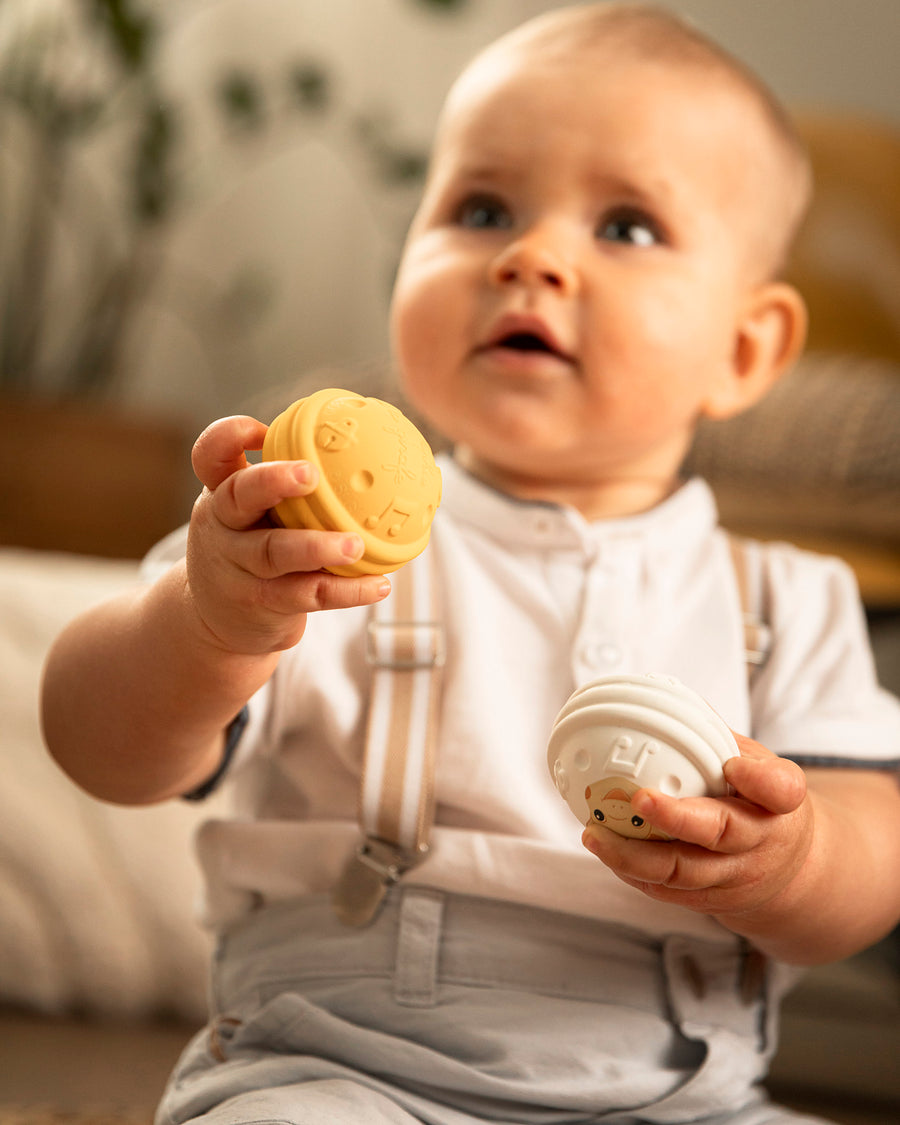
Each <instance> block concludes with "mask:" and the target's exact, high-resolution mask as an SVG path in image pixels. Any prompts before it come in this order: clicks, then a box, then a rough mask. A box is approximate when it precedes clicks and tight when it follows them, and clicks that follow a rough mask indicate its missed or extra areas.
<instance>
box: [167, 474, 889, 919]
mask: <svg viewBox="0 0 900 1125" xmlns="http://www.w3.org/2000/svg"><path fill="white" fill-rule="evenodd" d="M441 468H442V472H443V477H444V495H443V501H442V506H441V508H440V511H439V512H438V518H437V520H436V521H435V524H434V529H433V534H432V540H431V545H430V547H429V550H430V551H435V552H437V553H438V559H437V561H438V563H439V568H440V571H441V572H442V573H443V575H444V576H445V583H444V586H445V589H444V593H443V599H444V615H445V626H446V632H447V663H446V667H445V672H444V695H443V706H442V718H441V726H440V743H439V752H438V763H437V774H436V799H437V808H436V824H435V831H434V836H433V847H432V852H431V854H430V855H429V857H428V859H427V860H426V862H425V863H423V864H422V865H421V866H420V867H418V868H416V869H415V870H413V871H411V872H409V873H408V874H407V875H406V876H405V879H406V880H408V881H409V882H415V883H419V884H426V885H429V886H433V887H436V888H438V889H443V890H449V891H457V892H462V893H466V894H475V895H485V896H490V897H496V898H500V899H504V900H511V901H516V902H522V903H528V904H534V905H539V906H543V907H547V908H551V909H557V910H562V911H566V912H571V913H576V914H583V915H587V916H590V917H593V918H605V919H609V920H613V921H618V922H622V923H626V924H630V925H633V926H638V927H641V928H645V929H648V930H651V931H653V932H667V933H671V932H684V933H694V934H697V935H700V936H706V937H715V936H716V935H717V934H718V935H720V936H722V937H723V938H725V937H728V936H729V935H727V933H726V931H725V930H724V929H723V928H722V927H721V926H720V925H719V924H718V923H717V922H715V921H713V920H711V919H709V918H707V917H705V916H702V915H698V914H693V913H691V912H689V911H686V910H682V909H680V908H677V907H672V906H668V905H664V904H660V903H654V902H652V901H651V900H649V899H647V898H646V897H645V896H644V895H641V894H640V893H639V892H637V891H635V890H633V889H631V888H629V887H627V886H626V885H625V884H623V883H621V882H620V881H619V880H618V879H616V878H615V877H614V876H613V875H612V874H611V873H610V872H609V871H608V870H607V869H606V868H605V867H604V866H603V865H602V864H601V863H600V862H599V861H598V860H597V859H596V858H594V857H593V856H591V855H589V854H588V853H587V852H586V851H585V850H584V849H583V848H582V846H581V843H580V837H581V831H582V829H581V826H580V825H579V824H578V823H577V821H576V820H575V818H574V817H573V816H572V814H571V812H570V811H569V809H568V808H567V806H566V805H565V803H564V802H563V800H562V799H561V798H560V796H559V794H558V793H557V792H556V790H555V788H554V786H553V783H552V780H551V778H550V776H549V773H548V770H547V760H546V751H547V739H548V736H549V733H550V729H551V726H552V724H553V720H554V717H555V715H556V713H557V711H558V710H559V708H560V707H561V706H562V704H563V703H564V702H565V700H566V699H567V697H568V696H569V694H570V693H571V692H572V691H573V690H574V689H575V688H576V687H577V686H579V685H581V684H583V683H585V682H586V681H588V680H590V679H593V678H594V677H596V676H598V675H601V674H607V673H612V672H637V673H644V672H657V673H665V674H670V675H674V676H677V677H678V678H679V679H680V680H681V681H682V682H684V683H685V684H687V685H688V686H690V687H692V688H694V689H695V690H696V691H698V692H699V693H700V694H701V695H702V696H703V697H704V698H705V699H706V700H708V701H709V702H710V703H711V704H712V706H713V707H715V709H716V710H717V711H718V712H719V714H720V715H721V716H722V717H723V718H724V719H725V721H726V722H727V723H728V724H729V726H731V727H732V728H733V729H735V730H737V731H739V732H742V733H747V734H751V735H752V736H753V737H754V738H757V739H759V741H761V742H762V743H763V744H764V745H766V746H768V747H769V749H771V750H774V751H776V752H779V753H788V754H792V753H797V754H803V755H817V756H818V755H821V756H822V757H824V758H826V759H831V760H834V761H835V762H837V761H839V760H840V759H842V758H850V759H859V760H866V761H883V762H885V763H888V762H890V761H891V760H895V759H896V758H897V756H898V752H900V704H898V702H897V700H895V699H894V698H893V697H892V696H890V695H889V694H888V693H886V692H884V691H882V690H881V689H880V688H879V687H878V685H877V682H876V678H875V672H874V667H873V661H872V657H871V653H870V650H869V645H868V639H867V635H866V628H865V620H864V616H863V613H862V609H861V607H860V604H859V599H858V595H857V592H856V586H855V581H854V579H853V576H852V574H851V572H850V571H849V569H848V568H847V567H846V566H845V565H844V564H843V563H841V562H839V561H836V560H834V559H829V558H823V557H820V556H814V555H811V554H808V553H805V552H801V551H799V550H797V549H795V548H793V547H790V546H787V545H784V544H778V545H769V546H766V547H764V548H762V558H763V562H764V570H765V582H764V590H765V599H766V602H767V605H766V618H767V623H768V625H769V626H770V628H771V631H772V648H771V653H770V656H769V658H768V660H767V663H766V665H765V667H764V668H763V670H762V671H761V672H760V673H759V674H758V675H757V676H756V677H755V679H754V682H753V688H752V697H751V695H750V692H749V690H748V675H747V667H746V663H745V647H744V633H743V623H742V611H741V606H740V602H739V596H738V592H737V587H736V582H735V576H734V570H733V565H732V561H731V557H730V552H729V549H728V543H727V537H726V536H725V535H724V533H723V532H722V531H720V530H719V529H718V528H717V521H716V512H715V505H714V501H713V498H712V495H711V492H710V490H709V489H708V487H707V486H706V485H705V484H704V483H703V482H702V481H699V480H693V481H690V482H688V483H686V484H685V485H684V486H683V487H682V488H681V489H680V490H679V491H678V492H677V493H676V494H675V495H673V496H672V497H671V498H670V499H669V500H667V501H665V502H664V503H663V504H661V505H660V506H659V507H657V508H655V509H653V510H652V511H649V512H646V513H642V514H639V515H636V516H631V517H628V518H624V519H615V520H604V521H599V522H596V523H588V522H587V521H585V520H584V519H583V518H582V517H581V516H580V515H579V514H578V513H577V512H575V511H573V510H570V509H564V508H559V507H556V506H553V505H548V504H539V503H524V502H521V501H516V500H513V499H511V498H510V497H508V496H506V495H503V494H501V493H498V492H496V491H494V490H492V489H491V488H489V487H487V486H485V485H484V484H482V483H481V482H479V481H477V480H476V479H474V478H473V477H471V476H470V475H468V474H467V473H466V472H465V471H464V470H462V469H461V468H460V467H459V466H458V465H457V464H456V463H455V462H453V461H452V460H450V459H449V458H442V459H441ZM169 549H170V550H171V545H170V548H169ZM155 561H156V562H157V563H158V562H159V561H160V556H159V555H157V557H156V559H155ZM368 616H369V611H368V610H367V609H349V610H339V611H333V612H328V613H319V614H314V615H311V616H310V618H309V624H308V627H307V630H306V634H305V636H304V638H303V640H302V641H301V642H300V644H299V645H297V646H296V647H295V648H294V649H292V650H290V651H289V652H287V653H285V654H284V655H283V656H282V658H281V661H280V663H279V666H278V669H277V671H276V672H275V674H274V676H273V677H272V679H271V680H270V682H269V683H268V684H267V685H266V687H265V688H263V690H262V691H261V692H259V693H258V695H257V696H255V697H254V698H253V699H252V700H251V702H250V705H249V722H248V725H247V728H246V730H245V732H244V735H243V737H242V740H241V745H240V747H239V749H238V754H237V757H236V759H235V761H234V763H233V765H232V767H231V770H230V772H229V775H228V781H227V784H228V785H229V786H230V787H231V788H232V791H233V795H234V802H235V816H234V818H233V819H228V820H216V821H212V822H210V823H209V824H207V825H206V826H205V827H204V828H203V829H202V830H201V833H200V836H199V841H198V847H199V855H200V859H201V863H202V865H203V868H204V871H205V873H206V877H207V886H208V894H207V902H206V911H205V914H206V918H207V920H208V921H209V923H210V924H211V925H214V926H220V925H223V924H227V923H229V922H231V921H233V920H235V919H237V918H239V917H240V916H241V915H242V914H244V913H245V912H247V911H248V910H250V909H252V908H253V907H254V906H257V905H258V904H259V903H260V902H268V901H277V900H281V899H285V898H290V897H294V896H296V895H302V894H306V893H310V892H320V891H326V890H329V889H330V888H331V887H332V886H333V885H334V882H335V881H336V879H337V877H338V874H339V872H340V870H341V868H342V866H343V864H344V862H345V861H346V858H347V856H348V855H349V854H350V853H351V852H352V851H353V849H354V848H355V847H356V845H357V843H358V838H359V828H358V822H357V805H358V798H359V785H360V774H361V768H362V761H363V754H364V728H365V720H366V707H367V701H366V696H367V690H368V685H369V683H370V670H369V668H368V667H367V665H366V661H365V629H366V624H367V621H368Z"/></svg>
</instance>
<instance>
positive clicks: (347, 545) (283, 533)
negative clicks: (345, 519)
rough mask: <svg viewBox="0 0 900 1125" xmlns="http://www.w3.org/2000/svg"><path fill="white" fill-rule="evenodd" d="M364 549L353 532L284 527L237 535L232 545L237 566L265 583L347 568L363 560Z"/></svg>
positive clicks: (232, 538)
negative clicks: (292, 575)
mask: <svg viewBox="0 0 900 1125" xmlns="http://www.w3.org/2000/svg"><path fill="white" fill-rule="evenodd" d="M364 549H365V545H364V543H363V541H362V539H361V537H360V536H359V535H355V534H354V533H352V532H347V533H345V532H341V531H312V530H297V529H293V528H282V527H270V528H258V529H254V530H250V531H236V532H235V534H234V535H233V536H232V537H231V539H230V541H229V543H228V551H229V553H230V556H231V558H232V560H233V561H234V563H235V564H236V565H237V566H238V567H240V568H241V569H242V570H244V571H246V572H247V573H248V574H252V575H253V576H254V577H255V578H262V579H271V578H282V577H284V576H285V575H289V574H294V575H296V574H308V573H313V572H316V571H319V570H322V569H323V568H325V567H332V566H347V565H348V564H350V563H354V562H356V561H357V560H358V559H360V558H362V554H363V550H364Z"/></svg>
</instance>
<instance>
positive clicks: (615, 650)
mask: <svg viewBox="0 0 900 1125" xmlns="http://www.w3.org/2000/svg"><path fill="white" fill-rule="evenodd" d="M581 656H582V659H583V660H584V662H585V664H587V665H588V666H589V667H591V668H614V667H615V666H616V665H617V664H621V663H622V650H621V649H620V648H619V646H618V645H615V644H613V643H612V642H611V641H603V642H597V643H594V644H589V645H585V647H584V648H583V649H582V653H581Z"/></svg>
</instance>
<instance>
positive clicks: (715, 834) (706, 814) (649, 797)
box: [631, 789, 769, 855]
mask: <svg viewBox="0 0 900 1125" xmlns="http://www.w3.org/2000/svg"><path fill="white" fill-rule="evenodd" d="M631 803H632V806H633V807H634V808H635V809H636V810H637V812H639V813H640V815H641V816H642V817H644V819H645V820H647V821H649V822H650V823H651V824H652V825H653V826H654V828H656V829H658V830H659V831H662V832H664V833H665V834H666V835H668V836H671V837H672V839H673V840H679V841H681V842H682V843H686V844H694V845H696V846H697V847H701V848H703V849H704V850H706V851H710V852H717V853H720V854H724V855H736V854H738V853H740V852H745V851H749V850H750V849H752V848H754V847H756V845H757V844H758V843H759V841H760V839H761V838H762V836H763V834H764V832H765V821H766V819H767V818H768V816H769V814H768V813H767V812H764V811H763V810H762V809H755V808H753V807H752V806H748V805H747V804H746V802H743V801H740V800H738V799H736V798H733V797H715V798H713V797H670V796H668V795H666V794H665V793H659V792H657V791H656V790H655V789H639V790H638V791H637V793H635V794H634V796H633V797H632V799H631Z"/></svg>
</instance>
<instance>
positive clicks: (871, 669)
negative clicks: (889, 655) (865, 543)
mask: <svg viewBox="0 0 900 1125" xmlns="http://www.w3.org/2000/svg"><path fill="white" fill-rule="evenodd" d="M763 560H764V561H763V567H764V571H763V573H764V581H763V586H764V590H765V599H766V603H767V604H766V607H765V611H766V616H767V618H768V624H769V626H770V628H771V632H772V646H771V650H770V652H769V655H768V659H767V661H766V664H765V666H764V667H763V669H762V670H761V671H760V673H759V674H758V676H757V677H756V680H755V682H754V684H753V687H752V691H751V706H752V709H753V715H754V737H755V738H757V739H758V740H759V741H760V742H761V743H762V744H763V745H764V746H767V747H768V748H769V749H770V750H773V751H775V752H776V753H779V754H782V755H784V756H786V757H796V758H797V759H798V760H800V761H803V762H804V763H806V764H816V765H819V764H833V765H860V766H865V765H870V766H878V765H884V766H886V767H890V766H895V765H897V764H898V763H900V702H898V700H897V699H896V698H895V697H894V696H893V695H891V694H890V693H889V692H888V691H886V690H885V689H883V688H882V687H880V685H879V684H878V679H877V674H876V669H875V662H874V658H873V656H872V651H871V647H870V644H869V638H868V631H867V628H866V620H865V614H864V612H863V608H862V603H861V600H860V597H859V593H858V590H857V586H856V580H855V578H854V576H853V573H852V571H851V570H850V568H849V567H848V566H846V565H845V564H844V563H843V562H841V561H839V560H837V559H833V558H828V557H825V556H819V555H814V554H811V553H810V552H806V551H800V550H797V549H796V548H794V547H791V546H788V545H785V544H772V545H768V546H765V547H763Z"/></svg>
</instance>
